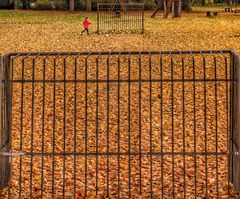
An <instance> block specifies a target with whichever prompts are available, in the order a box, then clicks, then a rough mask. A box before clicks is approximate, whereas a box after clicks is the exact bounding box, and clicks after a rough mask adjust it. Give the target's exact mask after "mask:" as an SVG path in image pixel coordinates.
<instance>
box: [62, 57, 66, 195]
mask: <svg viewBox="0 0 240 199" xmlns="http://www.w3.org/2000/svg"><path fill="white" fill-rule="evenodd" d="M63 67H64V68H63V76H64V77H63V78H64V79H63V198H65V171H66V57H65V58H64V61H63Z"/></svg>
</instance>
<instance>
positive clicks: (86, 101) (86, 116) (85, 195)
mask: <svg viewBox="0 0 240 199" xmlns="http://www.w3.org/2000/svg"><path fill="white" fill-rule="evenodd" d="M85 82H86V83H85V183H84V184H85V193H84V197H85V198H86V197H87V186H88V184H87V160H88V157H87V152H88V151H87V150H88V146H87V144H88V57H87V58H85Z"/></svg>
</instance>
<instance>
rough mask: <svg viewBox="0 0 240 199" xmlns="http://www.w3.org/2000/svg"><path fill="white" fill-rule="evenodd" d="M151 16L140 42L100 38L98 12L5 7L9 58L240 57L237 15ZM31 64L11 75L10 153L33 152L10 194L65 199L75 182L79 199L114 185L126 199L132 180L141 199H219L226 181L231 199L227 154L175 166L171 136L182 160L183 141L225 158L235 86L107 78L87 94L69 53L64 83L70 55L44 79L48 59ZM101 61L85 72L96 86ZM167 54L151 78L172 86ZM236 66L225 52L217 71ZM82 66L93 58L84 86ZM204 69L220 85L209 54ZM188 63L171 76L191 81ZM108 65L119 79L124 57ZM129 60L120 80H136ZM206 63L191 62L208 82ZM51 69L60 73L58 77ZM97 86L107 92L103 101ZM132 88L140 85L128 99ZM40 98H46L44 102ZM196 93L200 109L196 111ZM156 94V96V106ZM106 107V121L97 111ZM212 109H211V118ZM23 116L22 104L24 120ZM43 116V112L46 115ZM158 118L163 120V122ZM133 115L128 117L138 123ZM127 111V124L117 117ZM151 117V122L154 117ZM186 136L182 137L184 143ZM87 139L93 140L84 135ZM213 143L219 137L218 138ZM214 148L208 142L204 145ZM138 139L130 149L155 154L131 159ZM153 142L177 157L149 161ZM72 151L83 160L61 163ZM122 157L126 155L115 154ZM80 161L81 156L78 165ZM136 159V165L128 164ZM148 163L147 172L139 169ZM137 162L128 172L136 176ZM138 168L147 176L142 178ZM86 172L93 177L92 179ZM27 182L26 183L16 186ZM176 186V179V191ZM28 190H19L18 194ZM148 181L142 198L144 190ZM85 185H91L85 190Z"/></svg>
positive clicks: (0, 31) (225, 73) (1, 46)
mask: <svg viewBox="0 0 240 199" xmlns="http://www.w3.org/2000/svg"><path fill="white" fill-rule="evenodd" d="M86 15H88V16H89V18H90V20H92V22H93V26H92V28H91V34H90V35H89V36H81V35H80V31H81V30H82V20H83V18H84V16H86ZM149 15H150V13H146V20H145V33H144V34H143V35H126V34H118V35H97V34H95V33H94V31H95V30H96V15H94V14H89V13H82V14H81V13H76V14H69V13H62V12H44V13H40V12H32V11H27V12H22V11H16V12H13V11H0V23H1V26H0V35H1V36H0V52H1V53H6V52H14V51H107V50H114V51H125V50H127V51H130V50H134V51H149V50H179V49H185V50H190V49H191V50H195V49H234V50H235V51H240V16H239V15H233V14H223V13H220V16H219V17H218V18H214V19H209V18H205V17H204V15H205V14H201V13H200V14H191V15H187V14H183V18H181V19H171V18H169V19H166V20H163V19H162V17H160V16H159V17H157V18H155V19H150V18H148V16H149ZM32 58H33V57H30V58H28V59H26V60H25V61H24V64H25V67H24V68H23V69H22V66H23V64H22V63H23V62H22V61H23V60H22V57H20V58H17V59H16V60H15V68H14V76H13V79H14V80H16V82H15V83H14V84H13V101H12V103H13V107H12V111H13V118H12V124H13V126H12V144H13V145H12V149H13V151H14V152H19V151H20V150H22V151H23V152H26V153H29V154H31V153H32V152H34V153H35V156H34V157H31V156H29V155H28V156H23V157H22V159H20V158H19V157H15V158H13V177H12V181H11V186H12V189H11V193H12V196H13V197H14V198H15V197H16V198H18V196H19V190H20V189H21V194H22V195H21V197H22V198H29V196H30V194H32V196H33V198H39V197H41V196H43V197H44V198H51V196H52V194H53V192H52V188H53V191H54V193H55V196H56V198H60V197H61V198H62V197H63V190H64V191H65V192H64V194H65V195H64V196H65V197H66V198H73V190H74V187H75V188H76V190H75V191H76V192H75V193H76V197H77V198H83V197H84V194H85V191H87V196H88V197H89V198H94V196H95V193H96V190H95V187H96V186H97V187H98V196H99V197H100V198H101V197H102V198H105V197H106V194H107V193H106V188H107V187H108V188H109V190H110V192H109V197H110V198H111V197H112V198H116V197H117V193H118V190H121V192H120V194H121V197H122V198H127V197H128V191H129V185H128V182H129V181H130V182H131V187H130V190H131V196H132V198H141V197H142V198H149V197H150V192H151V191H152V193H153V197H154V198H161V197H163V194H164V196H165V198H170V197H171V196H172V193H173V191H175V194H176V195H175V197H176V198H182V197H184V195H183V194H184V189H186V192H185V193H186V197H188V198H191V197H193V196H194V194H195V192H196V193H197V197H198V198H204V197H206V191H208V196H209V197H210V198H216V194H217V186H218V194H219V197H221V198H227V197H228V162H227V158H226V156H218V158H217V157H216V156H212V155H210V156H208V158H206V156H203V155H198V156H193V155H189V156H186V159H185V160H184V159H183V157H182V156H179V155H176V156H175V158H174V162H173V160H172V152H173V148H172V147H173V145H172V143H173V140H174V143H175V144H174V147H175V149H174V151H175V152H179V153H182V152H183V150H184V149H183V146H184V147H186V151H187V152H189V153H191V152H193V151H194V150H195V151H197V152H200V153H201V152H202V153H203V152H205V151H208V152H214V151H215V150H216V146H218V149H217V150H218V152H223V153H224V152H226V151H227V129H228V122H229V121H228V120H227V118H228V115H227V114H228V111H229V99H230V98H229V93H227V91H226V90H228V89H229V84H228V83H227V82H219V83H217V84H215V83H214V81H209V82H207V83H206V85H205V86H206V87H205V88H204V83H203V82H201V81H200V82H197V83H196V84H194V83H193V82H185V83H182V82H175V83H174V86H173V84H171V82H167V81H166V82H164V83H161V81H159V82H158V81H156V82H154V83H152V85H150V84H149V82H148V81H147V82H145V83H144V82H142V83H140V82H138V81H137V82H135V83H132V84H131V86H130V87H129V84H128V83H127V82H122V83H121V84H120V85H118V84H117V82H115V83H114V82H113V83H110V85H109V88H108V85H107V83H106V81H105V82H102V83H101V84H99V85H98V88H97V84H96V83H93V84H88V86H87V87H86V85H85V83H84V82H83V83H81V82H78V83H74V81H73V80H74V78H75V76H74V72H75V69H74V59H72V58H71V57H69V58H67V59H66V63H65V64H66V66H67V67H66V68H65V69H66V71H65V72H66V79H67V80H70V82H69V83H67V84H64V83H63V81H62V80H63V79H64V62H63V57H59V58H58V59H57V60H56V63H54V60H53V59H52V57H48V58H46V62H45V67H46V73H45V75H46V76H45V77H44V73H43V66H44V63H43V60H42V59H41V58H37V59H36V60H35V69H34V70H33V60H32ZM53 58H54V57H53ZM95 58H96V57H94V59H92V60H90V61H89V63H88V64H89V67H88V74H87V77H88V78H89V79H92V80H95V79H96V70H97V69H96V62H95ZM159 59H160V58H159V56H155V57H154V56H153V57H152V58H151V63H152V69H151V75H152V77H151V78H153V79H154V78H155V79H161V78H162V79H165V80H166V79H171V66H172V65H171V59H170V57H169V56H166V57H165V58H164V60H163V68H162V69H163V71H162V72H160V71H161V70H160V69H161V68H160V67H161V66H160V63H159ZM184 60H185V72H184V76H185V78H188V79H191V78H193V64H192V63H193V61H192V57H191V56H190V57H189V56H186V57H185V58H184ZM227 60H228V61H227V67H225V66H226V65H225V64H226V63H225V60H224V57H223V56H222V55H218V57H217V65H218V68H217V69H216V71H217V77H218V78H226V77H228V78H229V75H230V73H229V68H228V67H229V66H230V65H229V57H227ZM85 61H86V60H85V58H80V59H79V60H78V64H77V70H78V71H77V72H76V78H77V79H78V80H84V78H85V77H86V76H85V75H86V74H85V73H86V70H85V69H86V68H85ZM206 63H207V64H206V76H207V78H209V79H211V80H213V79H214V61H213V58H212V56H208V58H206ZM141 64H142V69H141V74H142V76H141V78H143V79H149V78H150V71H149V59H148V57H146V56H145V57H144V56H143V58H142V61H141ZM181 64H182V62H181V57H175V58H174V69H173V70H174V74H173V76H174V78H176V79H181V78H182V75H183V74H182V68H181V66H182V65H181ZM110 65H111V66H115V67H111V68H110V70H109V78H110V79H117V78H118V71H117V69H118V65H117V59H116V57H115V58H114V57H113V59H110ZM120 65H121V69H120V76H121V78H122V79H125V80H127V79H128V74H129V73H128V65H127V57H124V56H123V57H122V58H121V60H120ZM203 65H204V63H203V59H202V57H201V56H196V58H195V66H194V67H196V68H195V72H196V74H195V75H196V78H198V79H203V77H204V71H203ZM54 66H56V71H55V72H54ZM226 69H228V70H226ZM22 71H24V79H25V80H30V81H28V82H27V81H26V82H25V83H24V86H23V85H22V83H21V79H22V77H23V76H22ZM130 73H131V78H132V79H135V80H137V79H138V78H139V59H138V57H135V59H133V61H132V62H131V72H130ZM54 74H55V75H56V76H55V77H56V79H58V80H59V82H58V83H53V82H51V80H53V78H54ZM160 75H161V76H160ZM33 76H34V79H35V80H39V82H38V83H34V84H33V83H32V82H31V80H32V79H33ZM44 78H46V79H48V80H50V82H48V83H46V84H43V83H42V82H41V81H42V80H43V79H44ZM99 78H101V79H103V80H106V79H107V69H106V57H103V59H102V61H100V64H99ZM17 81H18V82H17ZM139 83H140V84H139ZM183 85H184V86H183ZM119 86H120V87H119ZM22 89H23V90H22ZM86 89H87V95H86ZM97 89H98V93H99V95H98V96H97V95H96V93H97ZM118 89H119V90H118ZM171 89H173V91H172V90H171ZM204 89H206V91H204ZM129 90H131V94H130V97H129V95H128V94H129ZM22 91H23V93H24V94H23V93H22ZM108 91H109V92H108ZM118 91H120V92H118ZM54 93H55V97H54ZM140 93H141V94H140ZM183 93H184V95H185V97H184V98H183ZM216 93H217V94H216ZM118 94H119V96H118ZM204 94H206V95H207V96H206V101H204ZM43 95H44V96H45V97H44V100H43ZM108 95H109V96H108ZM216 95H217V98H216ZM140 96H141V99H140ZM194 96H195V102H196V104H194ZM75 97H76V98H75ZM107 98H109V100H108V99H107ZM150 98H151V100H149V99H150ZM86 99H87V100H86ZM118 100H119V103H118ZM183 100H184V103H185V104H184V107H183ZM108 101H109V103H108ZM75 102H76V104H75ZM86 102H87V103H86ZM216 102H217V103H216ZM150 103H151V105H150ZM33 104H34V105H33ZM64 104H65V105H64ZM86 104H87V105H86ZM118 104H119V105H120V109H119V108H118ZM128 104H129V105H128ZM64 106H65V108H64ZM86 106H87V126H88V129H87V131H86ZM97 106H98V117H97V116H96V110H97ZM161 106H162V108H161ZM204 106H206V113H205V112H204ZM53 107H55V109H54V108H53ZM107 107H108V108H107ZM216 107H217V112H216V109H215V108H216ZM194 108H195V109H196V110H195V111H194ZM21 109H23V114H22V115H21ZM43 110H45V111H44V112H43ZM54 110H55V114H54ZM64 110H65V111H64ZM183 110H184V111H185V121H184V118H183V115H182V113H183ZM161 111H162V114H163V116H164V117H161ZM172 111H174V113H173V114H174V120H173V119H172V117H173V114H172ZM129 112H131V118H130V120H129ZM43 113H44V115H43ZM108 113H109V116H108ZM118 113H119V114H120V120H118ZM150 113H151V117H152V120H150ZM216 114H218V116H217V115H216ZM139 115H141V118H139ZM32 116H33V117H32ZM194 117H195V119H194ZM75 118H76V120H75ZM96 118H98V127H97V126H96V124H97V121H96V120H97V119H96ZM216 118H218V120H217V121H218V124H216ZM63 121H65V123H64V122H63ZM74 121H75V122H74ZM107 123H109V126H108V125H107ZM129 126H130V127H129ZM216 126H217V127H218V128H216ZM118 127H119V129H118ZM75 128H76V131H75V130H74V129H75ZM129 128H130V129H129ZM161 128H163V129H161ZM173 128H174V129H173ZM184 128H185V130H184ZM96 129H97V130H96ZM140 129H141V133H142V134H141V136H140V134H139V133H140ZM194 129H195V130H194ZM216 129H218V130H216ZM184 131H185V137H184V136H183V132H184ZM216 131H218V134H216ZM20 132H21V134H20ZM86 132H87V134H86ZM97 132H98V133H97ZM129 132H130V134H129ZM150 132H151V134H150ZM173 132H174V133H173ZM74 133H76V134H74ZM86 136H88V137H87V138H86ZM118 136H119V137H118ZM128 136H130V137H128ZM150 136H151V137H150ZM205 136H206V137H205ZM216 136H217V137H218V142H216V139H215V138H216ZM97 139H98V140H97ZM118 140H120V141H118ZM43 141H44V142H43ZM75 141H76V142H75ZM150 141H152V142H150ZM97 142H98V149H97V147H96V143H97ZM140 142H141V143H140ZM184 142H185V144H184ZM206 142H207V145H205V143H206ZM21 143H22V148H21ZM43 143H44V144H43ZM108 143H109V144H108ZM194 143H195V146H196V148H195V149H194ZM118 144H120V146H121V149H120V151H118ZM129 144H130V145H131V150H130V151H131V152H132V153H139V151H140V150H141V151H142V152H143V153H146V154H145V155H143V156H141V157H140V156H139V155H135V156H131V157H129V156H127V155H126V154H127V153H128V152H129ZM151 145H152V146H151ZM151 147H152V151H153V152H159V151H161V150H162V151H163V152H166V153H170V155H169V156H168V155H166V156H164V157H163V159H161V156H157V155H156V156H150V155H149V151H150V148H151ZM75 148H76V149H75ZM64 149H65V152H69V153H72V152H74V150H76V152H78V153H79V154H80V155H79V154H78V155H79V156H76V157H74V156H71V155H69V156H67V157H66V158H65V159H64V158H63V156H62V155H61V153H62V152H64ZM53 150H55V152H57V153H59V154H58V156H52V155H51V153H52V152H53ZM96 150H98V152H99V153H103V155H100V156H99V158H98V159H96V156H95V155H91V153H93V154H94V153H95V152H96ZM42 151H44V152H46V153H49V156H48V155H46V156H45V157H44V158H43V159H42V156H41V153H42ZM85 152H88V153H89V155H88V156H84V155H83V156H81V154H83V153H85ZM108 152H111V153H113V155H112V156H110V157H109V158H106V154H107V153H108ZM118 152H120V153H122V154H123V155H121V157H118V156H117V154H118ZM114 154H115V156H114ZM124 154H125V155H124ZM74 158H76V159H75V161H76V162H75V165H74ZM128 158H130V159H131V160H130V161H129V159H128ZM141 158H142V159H141ZM21 161H22V162H21ZM97 161H98V163H97ZM20 162H21V163H22V169H21V168H20ZM129 162H130V163H129ZM139 163H140V164H141V167H139ZM194 164H195V166H194ZM217 164H218V165H217ZM96 165H97V166H96ZM129 165H130V166H131V169H130V170H129ZM173 165H174V166H173ZM206 166H207V168H206ZM107 167H108V168H107ZM74 168H76V169H74ZM173 168H174V169H175V170H174V171H173ZM53 169H54V172H53ZM107 170H108V172H107ZM150 170H151V171H150ZM130 171H131V172H130ZM97 172H98V173H97ZM151 172H152V175H151ZM31 173H32V175H31ZM129 173H130V174H129ZM140 173H141V174H142V175H141V180H140ZM173 174H174V175H173ZM53 175H54V178H53ZM118 175H119V176H118ZM63 176H64V177H63ZM86 176H87V178H85V177H86ZM129 176H130V179H129ZM173 176H174V177H173ZM217 176H218V179H217ZM184 177H185V178H184ZM20 178H21V182H22V183H21V184H19V179H20ZM74 178H75V181H74ZM64 179H65V180H64ZM96 179H98V182H97V181H96ZM107 179H108V183H107ZM206 179H207V182H208V186H207V185H206ZM31 180H32V181H31ZM162 181H163V182H164V183H162ZM173 181H174V182H175V184H174V186H173ZM216 181H218V182H219V184H217V183H216ZM31 182H32V184H31ZM86 182H87V185H86ZM151 182H152V183H151ZM96 184H97V185H96ZM19 185H21V186H22V187H21V188H20V187H19ZM195 185H197V186H195ZM140 186H141V188H142V193H139V190H140ZM85 187H87V188H86V189H85ZM229 187H230V191H231V192H230V193H229V196H232V197H233V198H237V196H236V192H235V191H232V186H231V185H229ZM173 188H174V189H173ZM162 191H163V192H162ZM41 194H43V195H41ZM5 196H6V195H5Z"/></svg>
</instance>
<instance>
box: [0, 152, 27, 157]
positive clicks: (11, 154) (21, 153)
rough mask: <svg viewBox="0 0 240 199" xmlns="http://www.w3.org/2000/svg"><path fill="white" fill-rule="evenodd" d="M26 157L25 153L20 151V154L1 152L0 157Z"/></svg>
mask: <svg viewBox="0 0 240 199" xmlns="http://www.w3.org/2000/svg"><path fill="white" fill-rule="evenodd" d="M23 155H25V153H23V152H22V151H20V152H19V153H12V152H11V151H10V152H1V153H0V156H23Z"/></svg>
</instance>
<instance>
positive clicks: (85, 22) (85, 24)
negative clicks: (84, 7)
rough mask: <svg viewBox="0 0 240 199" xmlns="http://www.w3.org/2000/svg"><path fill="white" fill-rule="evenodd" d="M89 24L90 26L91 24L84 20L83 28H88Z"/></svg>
mask: <svg viewBox="0 0 240 199" xmlns="http://www.w3.org/2000/svg"><path fill="white" fill-rule="evenodd" d="M89 24H92V23H91V22H89V21H88V20H87V19H85V20H84V21H83V26H84V28H88V26H89Z"/></svg>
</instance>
